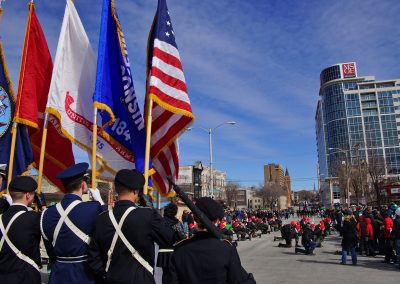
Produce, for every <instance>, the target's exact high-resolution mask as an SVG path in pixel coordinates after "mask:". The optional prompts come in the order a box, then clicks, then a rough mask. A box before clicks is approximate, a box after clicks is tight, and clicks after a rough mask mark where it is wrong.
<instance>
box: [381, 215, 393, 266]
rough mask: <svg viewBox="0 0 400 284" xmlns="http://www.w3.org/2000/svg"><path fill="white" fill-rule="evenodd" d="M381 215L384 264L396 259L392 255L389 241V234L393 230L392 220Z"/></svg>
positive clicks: (387, 216)
mask: <svg viewBox="0 0 400 284" xmlns="http://www.w3.org/2000/svg"><path fill="white" fill-rule="evenodd" d="M382 215H383V218H384V219H383V230H382V235H383V237H384V241H385V260H384V262H386V263H390V262H391V261H393V262H394V261H395V260H396V257H395V255H394V251H393V246H392V241H391V239H390V234H391V232H392V229H393V220H392V218H391V217H390V216H389V215H388V214H387V213H384V214H382Z"/></svg>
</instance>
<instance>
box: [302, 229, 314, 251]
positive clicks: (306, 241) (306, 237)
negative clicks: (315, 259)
mask: <svg viewBox="0 0 400 284" xmlns="http://www.w3.org/2000/svg"><path fill="white" fill-rule="evenodd" d="M314 228H315V225H314V224H311V225H310V224H307V225H306V227H305V229H304V231H303V235H302V236H301V244H302V245H303V246H304V249H305V254H309V255H314V249H315V248H316V246H317V243H316V242H315V241H314V231H313V230H314Z"/></svg>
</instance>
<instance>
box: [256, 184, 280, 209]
mask: <svg viewBox="0 0 400 284" xmlns="http://www.w3.org/2000/svg"><path fill="white" fill-rule="evenodd" d="M283 194H285V193H284V191H283V189H282V187H281V186H280V185H279V184H277V183H275V182H268V183H266V184H265V185H264V186H262V187H261V188H259V190H258V192H257V196H258V197H260V198H261V199H262V201H263V208H266V207H269V208H271V209H272V208H273V207H274V204H276V203H277V202H278V199H279V197H280V196H281V195H283Z"/></svg>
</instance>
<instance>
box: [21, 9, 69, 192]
mask: <svg viewBox="0 0 400 284" xmlns="http://www.w3.org/2000/svg"><path fill="white" fill-rule="evenodd" d="M52 71H53V63H52V60H51V56H50V52H49V48H48V47H47V42H46V38H45V37H44V34H43V31H42V28H41V26H40V23H39V21H38V19H37V17H36V14H35V6H34V4H33V3H30V4H29V16H28V23H27V25H26V34H25V42H24V48H23V53H22V60H21V69H20V77H19V85H18V97H17V104H16V109H15V113H14V121H15V122H18V123H20V124H25V125H27V126H30V127H28V132H29V138H30V140H31V144H32V149H33V153H34V160H35V164H36V166H38V165H39V157H40V147H41V141H42V132H43V123H44V112H45V109H46V104H47V97H48V93H49V87H50V81H51V75H52ZM47 129H48V130H47V131H48V132H47V141H48V142H47V144H46V152H45V160H44V165H43V173H44V175H45V176H46V177H47V178H48V179H49V180H50V181H51V182H53V183H54V184H55V185H56V186H57V187H59V188H60V189H61V188H63V187H62V186H61V184H60V182H59V181H58V180H57V179H56V178H55V175H56V174H57V173H58V172H60V171H61V170H63V169H65V168H66V167H69V166H71V165H73V164H74V163H75V161H74V156H73V152H72V145H71V142H70V141H69V140H68V139H66V138H65V137H64V136H63V135H62V133H61V131H60V125H59V121H58V120H57V119H56V118H55V117H53V116H51V115H50V116H49V120H48V125H47Z"/></svg>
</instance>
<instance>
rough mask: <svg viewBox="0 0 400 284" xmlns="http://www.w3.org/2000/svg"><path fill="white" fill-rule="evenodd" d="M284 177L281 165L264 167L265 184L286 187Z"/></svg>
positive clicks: (272, 164)
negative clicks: (272, 183)
mask: <svg viewBox="0 0 400 284" xmlns="http://www.w3.org/2000/svg"><path fill="white" fill-rule="evenodd" d="M284 177H285V176H284V174H283V167H282V166H281V165H279V164H274V163H271V164H268V165H264V184H267V183H269V182H274V183H277V184H279V185H280V186H282V187H283V186H284V185H285V178H284Z"/></svg>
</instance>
